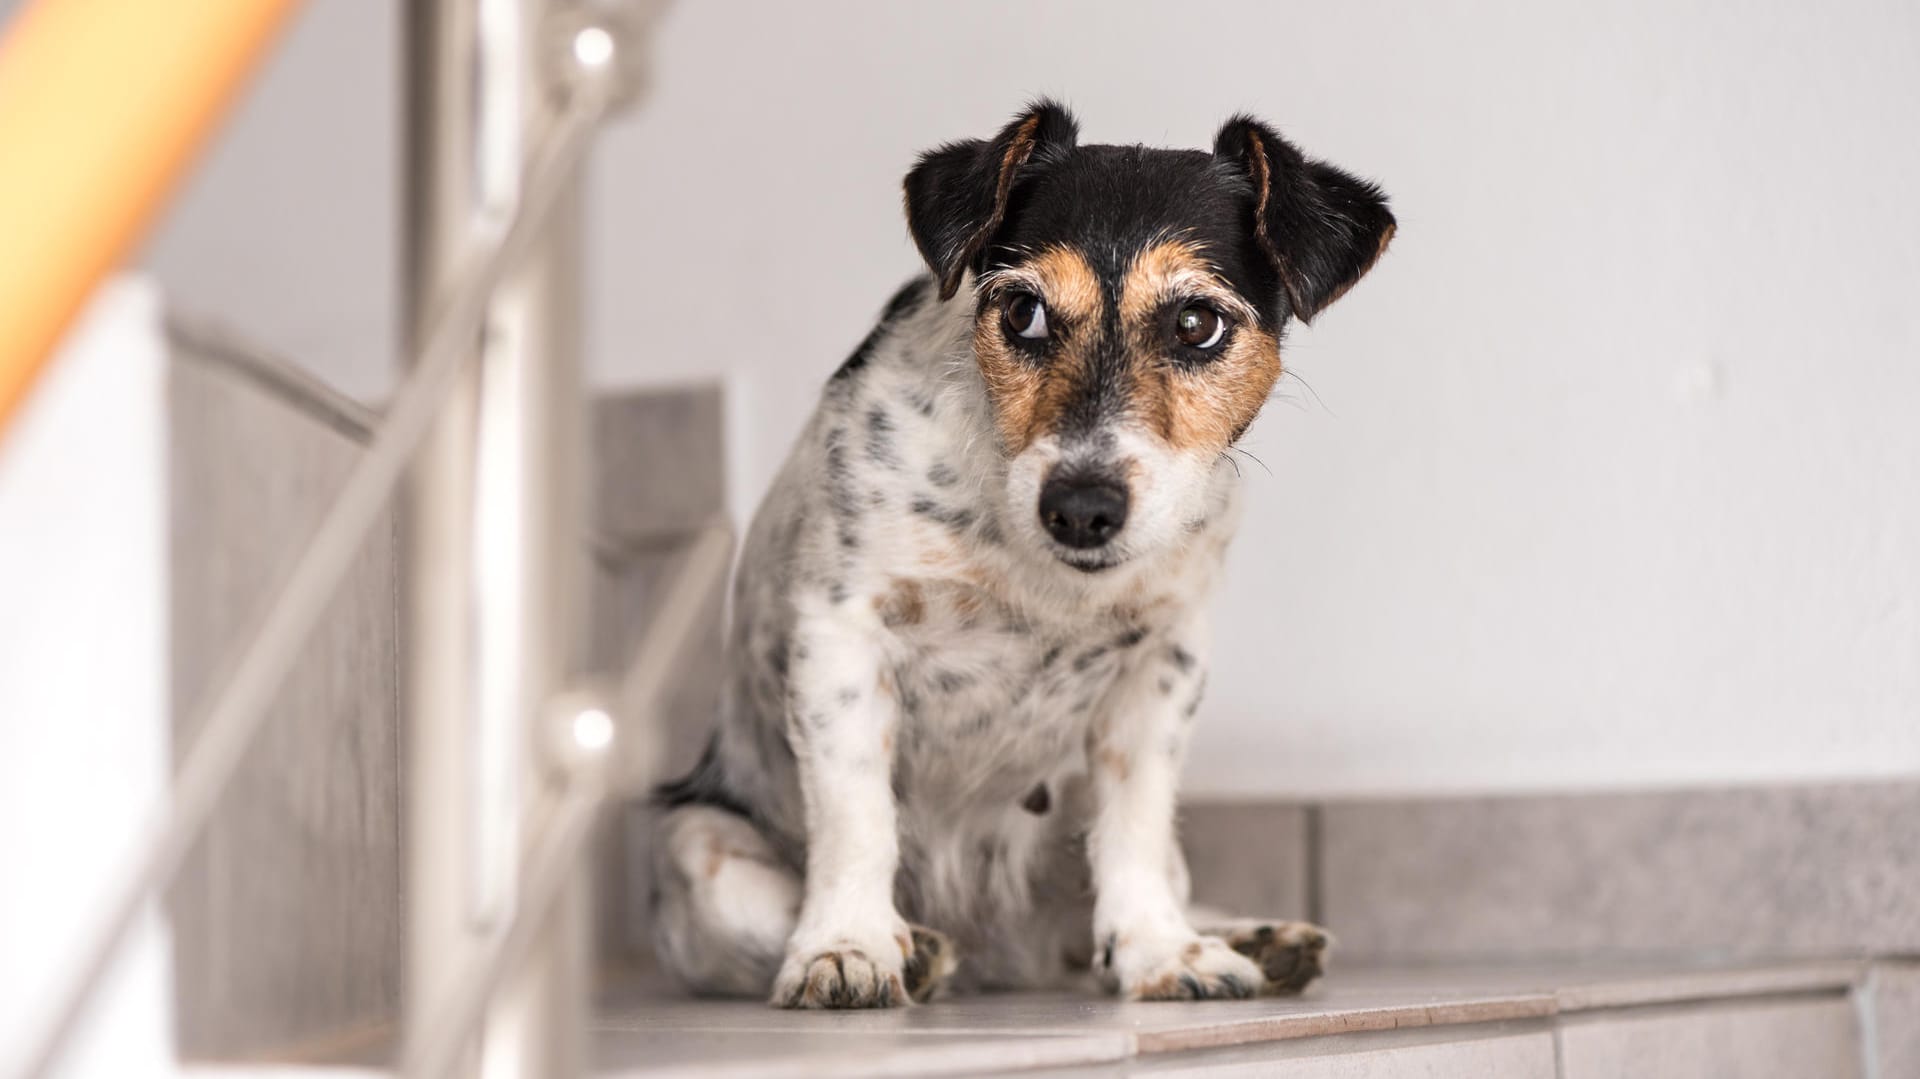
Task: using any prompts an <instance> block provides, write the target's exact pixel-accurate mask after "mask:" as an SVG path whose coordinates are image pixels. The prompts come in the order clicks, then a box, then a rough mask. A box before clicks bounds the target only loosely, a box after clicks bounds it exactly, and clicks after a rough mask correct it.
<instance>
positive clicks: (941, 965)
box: [901, 925, 960, 1004]
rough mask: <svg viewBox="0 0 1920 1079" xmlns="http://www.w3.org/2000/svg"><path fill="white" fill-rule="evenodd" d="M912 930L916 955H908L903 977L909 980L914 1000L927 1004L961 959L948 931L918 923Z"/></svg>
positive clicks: (909, 988) (908, 989) (910, 994)
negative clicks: (955, 950) (944, 931)
mask: <svg viewBox="0 0 1920 1079" xmlns="http://www.w3.org/2000/svg"><path fill="white" fill-rule="evenodd" d="M910 932H911V936H912V938H913V954H912V955H909V956H907V960H906V963H905V965H904V966H902V968H901V976H902V979H903V980H904V981H905V982H906V987H907V995H908V996H909V997H912V998H913V1001H914V1003H916V1004H925V1003H926V1002H927V1001H929V1000H932V999H933V996H934V994H935V993H938V992H939V991H940V988H941V986H943V985H945V984H946V982H947V978H948V977H950V976H951V975H952V974H953V971H954V968H955V967H958V966H959V965H960V962H959V958H958V957H957V956H956V955H954V951H953V941H951V940H949V939H947V935H946V934H945V933H942V932H940V931H939V930H937V929H928V928H926V927H925V926H918V925H916V926H914V927H913V928H912V930H911V931H910Z"/></svg>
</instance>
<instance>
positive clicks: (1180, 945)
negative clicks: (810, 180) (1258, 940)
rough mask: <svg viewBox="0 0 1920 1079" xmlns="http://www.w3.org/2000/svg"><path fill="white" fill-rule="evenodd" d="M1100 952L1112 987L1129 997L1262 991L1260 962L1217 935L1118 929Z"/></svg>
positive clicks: (1236, 995)
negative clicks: (1146, 934)
mask: <svg viewBox="0 0 1920 1079" xmlns="http://www.w3.org/2000/svg"><path fill="white" fill-rule="evenodd" d="M1101 953H1102V954H1101V957H1100V958H1101V967H1102V968H1103V974H1104V976H1105V980H1106V982H1107V985H1108V987H1109V988H1110V989H1112V990H1113V991H1114V992H1116V993H1118V994H1120V995H1121V996H1123V997H1126V998H1127V999H1129V1000H1239V999H1243V998H1246V997H1251V996H1253V995H1255V994H1257V993H1259V992H1260V987H1261V982H1262V977H1261V972H1260V967H1259V966H1258V965H1257V964H1256V963H1255V962H1254V961H1253V960H1251V959H1249V958H1247V957H1246V956H1244V955H1241V954H1240V953H1239V952H1236V951H1234V950H1233V948H1232V947H1230V946H1229V945H1228V944H1227V942H1226V941H1225V940H1222V939H1220V938H1219V937H1203V936H1198V935H1195V934H1185V935H1168V936H1160V937H1151V938H1145V939H1141V938H1136V937H1129V936H1128V935H1127V934H1115V935H1113V936H1110V937H1109V938H1108V940H1106V941H1105V942H1103V945H1102V948H1101Z"/></svg>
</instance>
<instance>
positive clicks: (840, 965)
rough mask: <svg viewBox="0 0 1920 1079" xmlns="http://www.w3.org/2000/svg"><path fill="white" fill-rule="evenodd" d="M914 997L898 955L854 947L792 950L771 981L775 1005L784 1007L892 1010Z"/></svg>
mask: <svg viewBox="0 0 1920 1079" xmlns="http://www.w3.org/2000/svg"><path fill="white" fill-rule="evenodd" d="M889 959H891V960H892V962H888V960H889ZM910 1000H911V998H910V997H909V996H908V994H907V986H906V979H905V976H904V974H903V971H902V962H901V959H900V957H899V956H898V954H897V953H896V954H895V955H892V956H888V955H885V954H882V955H878V956H875V955H872V954H869V953H868V952H867V951H865V950H863V949H860V948H854V947H845V948H836V949H830V950H827V951H819V952H811V953H808V954H806V955H791V954H790V955H788V956H787V959H786V962H785V963H783V964H781V967H780V974H779V976H778V977H776V978H775V979H774V981H773V1003H774V1004H775V1005H776V1006H778V1007H782V1008H893V1007H897V1006H899V1005H903V1004H906V1003H909V1002H910Z"/></svg>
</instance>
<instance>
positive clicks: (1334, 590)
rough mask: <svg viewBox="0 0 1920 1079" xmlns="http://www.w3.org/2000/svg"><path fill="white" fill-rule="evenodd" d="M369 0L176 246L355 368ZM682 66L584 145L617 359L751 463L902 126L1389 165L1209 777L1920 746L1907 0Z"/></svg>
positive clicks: (828, 8) (851, 303)
mask: <svg viewBox="0 0 1920 1079" xmlns="http://www.w3.org/2000/svg"><path fill="white" fill-rule="evenodd" d="M384 7H385V5H371V4H355V3H347V2H342V0H334V2H332V3H321V4H315V5H312V9H311V10H310V12H309V13H308V14H307V15H305V16H304V17H303V22H302V24H301V26H300V27H299V29H298V31H297V33H296V35H295V38H294V40H293V42H292V44H291V48H290V50H289V52H288V54H287V56H286V58H285V59H284V60H283V61H282V63H281V64H280V66H279V67H278V68H277V69H276V70H275V72H274V73H273V74H272V76H271V77H270V79H269V82H268V84H267V85H266V87H265V88H264V90H263V91H262V93H261V94H260V95H259V96H257V97H256V99H255V100H254V101H253V102H251V103H250V105H249V107H248V109H247V111H246V115H245V116H244V117H243V120H242V123H241V125H240V126H239V128H238V129H237V130H238V135H237V137H236V138H234V139H232V140H230V141H229V144H228V145H227V146H226V147H225V149H224V150H223V152H222V153H221V154H220V155H219V156H218V157H217V158H216V159H215V161H214V163H213V166H212V168H211V169H210V170H209V171H208V172H207V174H206V175H205V176H204V177H203V179H202V180H201V181H200V182H199V183H197V184H196V186H195V188H194V190H193V192H192V194H191V197H190V198H189V199H188V201H187V203H186V204H185V207H184V209H183V210H182V212H181V213H180V214H179V215H178V216H177V217H176V218H175V220H174V222H173V224H172V226H171V227H170V228H169V230H168V231H167V232H166V233H165V234H164V235H163V237H162V239H161V240H160V242H159V243H158V244H157V245H156V247H155V248H154V253H153V261H154V263H155V265H157V266H158V267H159V269H160V271H161V273H162V275H163V277H164V278H165V279H166V280H167V281H168V282H169V283H170V284H172V285H174V286H175V287H176V288H178V289H179V290H180V292H181V294H182V295H183V296H185V297H187V298H188V299H189V301H190V302H191V303H193V304H195V305H197V306H201V307H212V308H215V309H218V310H223V311H226V312H227V313H229V314H231V315H233V316H234V317H235V319H236V320H237V321H238V322H240V323H241V324H243V325H245V326H248V327H249V328H251V329H253V330H254V331H256V332H257V333H258V334H260V335H262V336H264V337H266V338H267V340H268V341H270V342H272V343H275V344H277V345H279V346H280V347H282V348H284V349H285V350H286V351H288V352H290V353H293V354H295V355H299V356H303V357H310V358H312V359H313V360H315V361H316V362H317V363H318V364H319V365H320V366H321V367H322V368H323V369H324V370H325V371H326V372H327V373H328V374H329V375H331V376H332V377H334V378H336V379H337V380H339V381H341V382H343V383H344V384H345V385H346V386H347V387H348V388H350V389H354V390H357V391H359V392H362V393H374V392H378V390H379V389H380V388H381V387H382V386H383V385H384V384H385V380H386V378H387V372H388V364H389V359H390V355H391V347H390V341H391V326H392V308H391V304H390V303H389V301H388V298H387V297H388V296H389V294H390V288H391V284H392V280H393V278H392V271H391V266H392V260H393V250H394V248H393V241H392V237H391V226H392V221H393V207H392V199H391V192H392V188H391V187H390V186H389V185H390V184H391V182H392V181H391V175H392V171H391V170H392V169H393V162H394V154H393V152H392V150H393V146H392V140H393V138H394V126H393V125H392V123H391V114H390V110H391V107H392V100H391V99H392V91H393V85H394V84H393V80H392V79H391V78H390V77H389V75H388V73H387V70H386V64H387V63H388V60H389V58H390V56H391V52H392V49H393V47H394V36H393V33H392V28H391V27H390V26H389V25H387V19H386V16H385V15H383V14H382V13H381V11H380V9H382V8H384ZM658 56H659V71H658V77H657V80H656V86H657V91H656V94H655V96H654V98H653V99H652V101H651V102H650V104H649V106H648V108H647V110H646V111H645V112H644V113H643V114H642V115H641V116H640V117H638V118H637V119H635V120H633V121H630V122H629V123H627V124H626V125H624V126H622V127H621V128H620V129H618V130H616V131H614V132H613V133H612V134H610V136H609V137H608V140H607V142H606V146H605V150H604V152H603V154H602V156H601V160H600V162H599V164H598V167H597V169H596V173H595V180H596V191H595V198H594V204H593V208H592V213H591V218H590V220H591V222H592V224H591V229H592V245H593V250H592V271H593V280H594V286H593V287H594V291H593V295H592V312H591V322H590V325H589V327H588V329H589V333H588V337H589V341H590V346H591V349H592V360H593V368H594V371H595V372H596V374H597V375H598V377H599V378H600V379H602V380H603V381H605V382H619V383H631V382H648V381H663V380H682V379H688V378H698V377H709V376H711V375H714V374H715V373H722V374H725V375H727V376H729V377H730V378H731V379H732V380H733V387H734V390H735V392H736V394H737V397H736V402H735V403H736V407H737V418H738V420H739V423H738V424H737V429H736V431H735V435H736V443H735V444H736V447H737V450H738V461H737V464H738V468H739V473H738V474H739V475H740V476H741V478H742V480H743V489H744V490H745V491H746V492H747V493H748V494H749V495H751V494H752V493H756V492H757V491H758V490H759V488H760V487H761V485H763V484H764V482H765V481H766V479H767V477H768V476H770V474H771V472H772V470H773V469H774V468H775V466H776V465H777V463H778V460H779V458H780V456H781V454H782V453H783V451H784V449H785V446H786V444H787V442H788V440H789V439H790V438H791V437H792V435H793V433H794V432H795V431H796V430H797V429H798V427H799V425H800V423H801V420H802V418H803V413H804V409H805V407H806V406H807V404H808V403H809V401H810V400H811V398H812V397H813V395H814V393H815V392H816V390H817V387H818V385H819V383H820V381H821V380H822V379H823V378H824V377H825V375H826V374H827V373H828V372H829V371H831V370H832V369H833V367H834V366H835V365H836V364H837V363H838V362H839V360H840V359H841V358H842V356H843V355H844V354H845V352H846V351H847V350H848V349H850V348H851V347H852V345H853V344H854V342H856V341H857V340H859V338H860V337H861V336H862V335H863V334H864V333H865V331H866V329H867V326H868V323H869V321H870V319H871V317H872V316H873V314H874V313H875V311H876V310H877V308H878V307H879V305H880V304H881V302H882V301H883V300H884V298H885V296H886V295H887V294H888V291H889V290H890V288H891V287H892V286H893V285H894V284H895V283H896V282H897V281H898V280H900V279H901V278H902V277H903V276H905V275H906V274H908V273H910V272H912V271H913V270H914V268H915V258H914V256H913V253H912V248H911V245H910V244H909V242H908V240H907V237H906V234H905V230H904V227H903V226H902V224H901V220H900V214H899V196H898V181H899V177H900V175H901V173H902V172H903V171H904V170H905V168H906V167H907V166H908V164H909V163H910V162H911V160H912V157H913V154H914V153H915V152H916V151H917V150H919V149H921V148H924V147H926V146H928V145H930V144H932V143H934V142H937V141H940V140H944V139H948V138H954V137H959V136H967V135H985V134H987V133H989V132H990V131H992V130H993V129H994V128H995V127H996V126H997V125H998V124H999V123H1001V122H1002V121H1003V120H1004V118H1005V117H1006V116H1007V115H1008V114H1010V113H1011V112H1012V111H1013V110H1014V109H1015V108H1016V107H1017V106H1018V105H1019V104H1020V102H1021V101H1022V100H1023V99H1024V98H1026V97H1027V96H1029V95H1032V94H1037V93H1042V92H1045V93H1052V94H1057V95H1059V96H1061V97H1063V98H1064V99H1066V100H1067V101H1068V102H1070V103H1071V104H1072V105H1073V106H1074V107H1075V108H1076V109H1077V110H1078V111H1079V113H1080V116H1081V119H1082V122H1083V131H1084V136H1085V137H1086V138H1087V139H1089V140H1095V141H1147V142H1152V143H1160V144H1170V145H1187V146H1203V145H1206V144H1207V142H1208V141H1209V140H1210V138H1211V135H1212V133H1213V130H1214V128H1215V127H1216V126H1217V124H1218V123H1219V122H1220V120H1221V119H1222V118H1224V117H1225V116H1226V115H1227V114H1228V113H1229V112H1230V111H1233V110H1235V109H1241V108H1245V109H1251V110H1254V111H1256V112H1258V113H1260V114H1261V115H1263V116H1265V117H1267V118H1269V119H1271V120H1273V121H1275V122H1276V123H1278V124H1279V125H1280V126H1281V127H1282V129H1283V130H1285V131H1286V132H1287V133H1288V134H1289V135H1291V136H1292V137H1293V138H1295V139H1296V141H1298V142H1299V143H1301V144H1302V145H1304V146H1305V147H1307V148H1308V149H1309V150H1310V151H1312V152H1314V153H1317V154H1321V155H1324V156H1326V157H1329V158H1331V159H1332V160H1335V161H1337V162H1339V163H1341V164H1343V165H1347V166H1349V167H1351V168H1353V169H1356V170H1358V171H1360V172H1363V173H1365V174H1369V175H1372V176H1374V177H1377V178H1378V179H1380V180H1381V181H1382V182H1383V183H1384V184H1385V186H1386V188H1387V190H1388V191H1389V192H1390V193H1391V194H1392V195H1393V196H1394V199H1395V207H1396V209H1397V211H1398V213H1399V216H1400V219H1401V230H1400V234H1399V238H1398V240H1397V241H1396V243H1395V246H1394V249H1393V251H1392V253H1391V254H1390V255H1389V256H1388V258H1387V259H1386V260H1385V261H1384V262H1383V263H1382V264H1381V266H1380V268H1379V269H1378V270H1377V271H1376V272H1375V273H1374V275H1373V277H1372V278H1370V279H1369V280H1368V281H1366V282H1365V283H1363V284H1362V285H1361V286H1360V287H1359V288H1357V289H1356V290H1355V291H1354V292H1353V293H1352V294H1351V295H1350V296H1348V297H1347V298H1346V299H1345V300H1343V301H1342V302H1341V303H1340V304H1339V305H1337V306H1336V307H1335V308H1333V309H1332V310H1331V311H1329V312H1328V313H1327V314H1326V315H1325V316H1324V317H1323V318H1322V320H1321V321H1320V323H1319V325H1317V326H1315V327H1314V328H1313V329H1312V330H1310V331H1302V332H1299V333H1297V334H1296V335H1295V337H1294V338H1293V340H1292V342H1291V345H1290V347H1289V349H1288V351H1287V358H1288V362H1289V363H1290V364H1291V365H1292V367H1293V368H1294V370H1296V371H1297V372H1298V373H1299V374H1300V375H1302V376H1303V377H1304V380H1305V381H1304V382H1292V383H1289V384H1288V385H1289V387H1290V397H1291V401H1289V402H1281V403H1276V405H1275V406H1273V407H1272V408H1270V409H1269V412H1268V415H1267V416H1266V417H1265V418H1264V419H1263V420H1262V421H1261V423H1260V424H1259V425H1258V426H1257V427H1256V429H1255V431H1254V432H1253V434H1252V436H1251V438H1250V440H1249V443H1248V447H1249V448H1250V449H1251V450H1252V452H1254V453H1255V454H1257V455H1258V456H1260V457H1261V458H1262V459H1264V460H1265V461H1266V462H1267V464H1268V465H1269V466H1270V467H1271V468H1272V474H1271V475H1268V474H1267V473H1265V472H1262V471H1260V470H1258V469H1254V470H1252V471H1251V473H1250V475H1249V482H1248V487H1249V492H1248V493H1249V503H1250V505H1249V514H1248V520H1247V527H1246V530H1245V533H1244V535H1243V537H1242V539H1241V541H1240V543H1239V545H1238V547H1237V549H1236V551H1235V554H1234V567H1233V576H1232V582H1233V587H1232V589H1231V592H1230V594H1229V595H1227V596H1225V597H1223V598H1222V600H1221V602H1220V604H1219V616H1220V621H1221V623H1222V630H1223V632H1222V633H1221V634H1220V636H1221V640H1222V644H1223V647H1222V650H1221V654H1220V656H1219V670H1218V672H1217V675H1216V677H1215V679H1214V687H1215V688H1214V693H1213V697H1212V703H1211V705H1210V709H1209V711H1210V714H1209V716H1208V718H1207V722H1206V725H1205V726H1204V727H1203V729H1202V730H1203V733H1202V735H1201V737H1200V739H1199V741H1198V743H1197V745H1196V747H1195V760H1194V765H1193V779H1194V782H1195V784H1196V785H1197V786H1198V787H1200V788H1203V789H1209V790H1212V791H1216V792H1226V791H1248V792H1251V791H1261V792H1268V791H1276V790H1277V791H1282V792H1286V793H1323V792H1336V793H1337V792H1368V791H1412V790H1432V789H1442V788H1455V789H1537V788H1551V787H1560V786H1583V787H1587V786H1620V785H1646V784H1668V783H1683V782H1701V781H1721V780H1739V781H1744V780H1760V779H1768V778H1777V777H1795V778H1813V777H1851V776H1869V775H1885V774H1906V775H1912V774H1916V773H1920V635H1917V633H1916V624H1915V620H1916V613H1915V604H1916V601H1920V483H1916V479H1920V477H1916V474H1915V473H1916V462H1920V422H1916V413H1920V347H1916V346H1920V303H1916V296H1920V201H1916V200H1915V199H1913V198H1912V196H1911V192H1912V191H1914V190H1915V189H1916V188H1920V140H1915V139H1914V138H1913V137H1912V136H1911V134H1910V128H1911V124H1912V108H1913V103H1914V102H1915V101H1916V100H1920V62H1916V61H1917V60H1920V11H1917V10H1916V9H1914V8H1913V7H1912V6H1911V5H1907V4H1896V3H1886V4H1878V5H1869V4H1836V5H1821V6H1820V7H1819V8H1818V9H1816V8H1815V7H1814V6H1812V5H1803V4H1793V3H1781V2H1775V3H1766V4H1758V3H1756V4H1746V5H1726V4H1712V3H1638V4H1631V5H1628V4H1608V5H1596V4H1586V3H1558V4H1543V3H1507V4H1493V3H1479V4H1468V3H1462V4H1450V5H1422V4H1405V3H1385V2H1377V3H1348V4H1306V3H1265V2H1260V0H1240V2H1235V3H1220V4H1183V5H1179V6H1178V7H1177V8H1176V7H1175V6H1173V5H1166V4H1154V3H1133V4H1124V5H1123V4H1118V3H1112V2H1104V0H1078V2H1073V3H1067V2H1058V0H1056V2H1050V3H1027V2H1015V0H1001V2H996V3H968V4H957V3H950V4H941V5H938V6H935V5H927V4H897V3H881V2H877V0H876V2H869V3H858V4H856V3H846V2H837V3H825V2H815V3H807V4H783V3H771V2H765V3H740V2H729V3H721V2H715V0H697V2H694V0H683V2H682V3H680V4H678V5H677V7H676V10H675V11H674V12H673V13H672V14H671V15H670V16H669V18H668V22H667V24H666V28H665V32H664V36H663V38H662V40H661V41H660V42H659V43H658ZM1305 383H1311V384H1312V387H1313V390H1314V391H1317V392H1309V391H1308V390H1306V389H1305Z"/></svg>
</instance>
